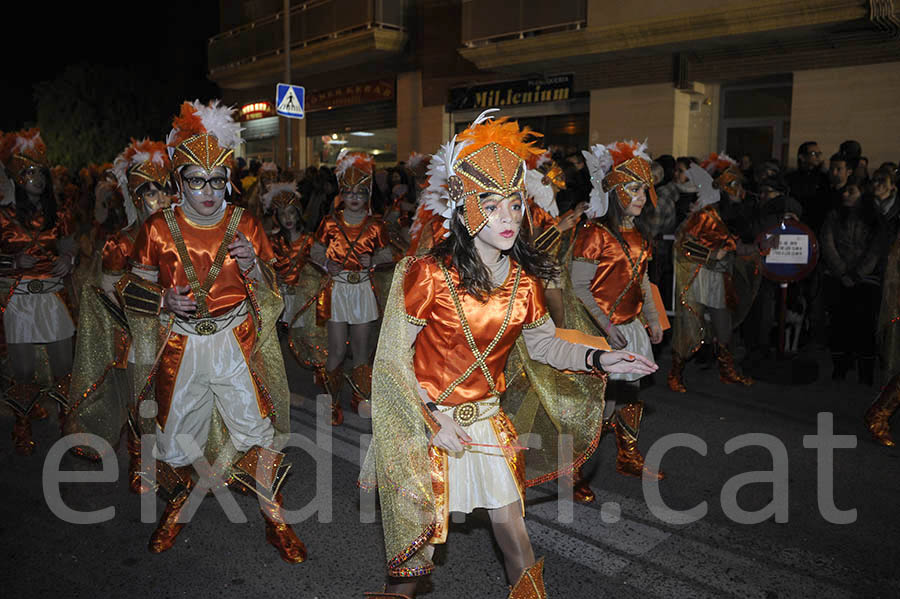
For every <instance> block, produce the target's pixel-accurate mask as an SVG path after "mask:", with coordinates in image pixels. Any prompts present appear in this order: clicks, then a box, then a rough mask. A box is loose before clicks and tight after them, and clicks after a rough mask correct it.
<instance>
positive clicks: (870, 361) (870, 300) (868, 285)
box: [821, 178, 885, 385]
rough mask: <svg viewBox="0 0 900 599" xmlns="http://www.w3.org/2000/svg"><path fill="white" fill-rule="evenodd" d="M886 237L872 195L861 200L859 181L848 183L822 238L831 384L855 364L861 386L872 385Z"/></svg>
mask: <svg viewBox="0 0 900 599" xmlns="http://www.w3.org/2000/svg"><path fill="white" fill-rule="evenodd" d="M883 233H884V228H883V227H882V223H881V220H880V218H879V215H878V210H877V208H876V206H875V203H874V201H873V200H872V198H871V196H865V197H864V196H863V194H862V190H861V189H860V185H859V183H858V182H857V180H856V179H855V178H850V179H845V180H844V185H843V187H842V194H841V202H840V204H838V206H837V207H836V208H834V209H832V210H831V212H829V213H828V216H827V217H826V218H825V223H824V225H823V226H822V236H821V238H822V239H821V242H822V258H823V260H824V264H825V299H826V302H827V305H828V311H829V316H830V322H831V330H830V339H829V347H830V349H831V356H832V362H833V370H832V375H831V378H832V379H833V380H838V381H840V380H844V379H845V378H846V376H847V372H848V371H849V370H850V368H851V367H852V365H853V362H854V359H856V360H857V368H858V370H857V375H858V380H859V382H860V383H862V384H866V385H871V384H872V382H873V380H874V368H875V326H876V323H877V318H878V307H879V304H880V301H881V289H880V279H879V277H878V276H877V267H878V264H879V262H880V261H881V255H882V253H883V252H884V249H885V243H884V234H883Z"/></svg>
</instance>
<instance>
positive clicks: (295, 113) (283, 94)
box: [275, 83, 306, 119]
mask: <svg viewBox="0 0 900 599" xmlns="http://www.w3.org/2000/svg"><path fill="white" fill-rule="evenodd" d="M305 103H306V92H305V90H304V89H303V88H302V87H301V86H299V85H291V84H290V83H279V84H278V86H277V87H276V88H275V112H277V113H278V114H280V115H281V116H286V117H288V118H292V119H302V118H303V113H304V107H305Z"/></svg>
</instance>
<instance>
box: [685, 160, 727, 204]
mask: <svg viewBox="0 0 900 599" xmlns="http://www.w3.org/2000/svg"><path fill="white" fill-rule="evenodd" d="M685 175H686V176H687V178H688V181H690V182H691V183H692V184H693V185H694V187H696V188H697V202H698V203H697V206H696V208H695V210H700V209H702V208H705V207H707V206H709V205H710V204H715V203H716V202H718V201H719V199H720V198H719V190H718V189H716V186H715V184H714V182H713V178H712V177H711V176H710V174H709V172H708V171H707V170H706V169H704V168H702V167H699V166H697V165H696V164H691V168H689V169H688V170H687V171H686V172H685Z"/></svg>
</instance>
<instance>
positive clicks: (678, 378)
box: [666, 352, 687, 393]
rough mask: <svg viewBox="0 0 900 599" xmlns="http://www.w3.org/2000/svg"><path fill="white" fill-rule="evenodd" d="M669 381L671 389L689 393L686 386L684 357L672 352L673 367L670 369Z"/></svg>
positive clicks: (676, 391)
mask: <svg viewBox="0 0 900 599" xmlns="http://www.w3.org/2000/svg"><path fill="white" fill-rule="evenodd" d="M666 382H668V383H669V389H670V390H671V391H674V392H675V393H687V387H685V386H684V358H682V357H681V356H679V355H678V354H676V353H675V352H672V368H671V369H669V376H668V377H667V379H666Z"/></svg>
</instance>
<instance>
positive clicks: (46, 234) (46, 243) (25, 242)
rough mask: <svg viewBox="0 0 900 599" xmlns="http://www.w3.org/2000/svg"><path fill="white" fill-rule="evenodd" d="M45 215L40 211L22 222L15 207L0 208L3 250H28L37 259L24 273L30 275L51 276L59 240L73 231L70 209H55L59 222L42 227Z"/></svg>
mask: <svg viewBox="0 0 900 599" xmlns="http://www.w3.org/2000/svg"><path fill="white" fill-rule="evenodd" d="M44 223H45V219H44V215H43V214H42V213H41V212H40V210H38V211H37V212H35V214H34V215H32V217H31V218H30V219H29V220H28V222H27V223H22V222H20V221H19V219H17V218H16V210H15V207H14V206H5V207H3V208H0V253H2V254H7V255H16V254H21V253H25V254H27V255H29V256H34V257H35V258H37V260H38V261H37V263H36V264H35V265H34V266H33V267H32V268H31V269H29V270H28V272H26V273H19V274H25V275H26V276H28V277H30V278H45V277H49V276H50V274H49V271H50V269H51V268H52V267H53V263H54V262H55V261H56V259H57V258H59V247H58V244H57V242H58V241H59V240H60V239H61V238H63V237H68V236H69V235H71V234H72V217H71V214H70V213H69V211H67V210H58V211H57V212H56V224H55V225H53V227H51V228H49V229H46V230H43V227H44Z"/></svg>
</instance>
